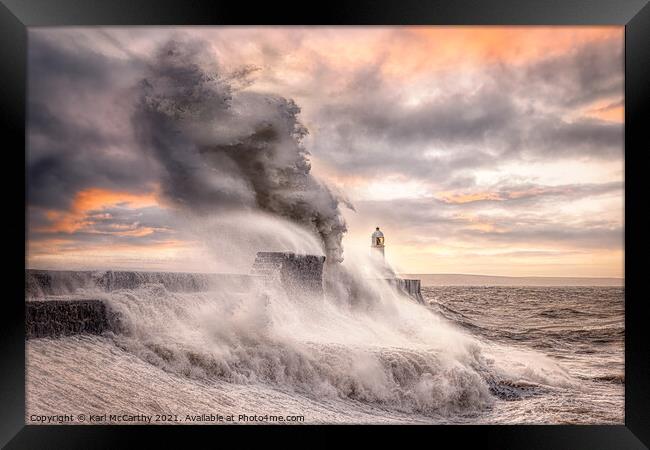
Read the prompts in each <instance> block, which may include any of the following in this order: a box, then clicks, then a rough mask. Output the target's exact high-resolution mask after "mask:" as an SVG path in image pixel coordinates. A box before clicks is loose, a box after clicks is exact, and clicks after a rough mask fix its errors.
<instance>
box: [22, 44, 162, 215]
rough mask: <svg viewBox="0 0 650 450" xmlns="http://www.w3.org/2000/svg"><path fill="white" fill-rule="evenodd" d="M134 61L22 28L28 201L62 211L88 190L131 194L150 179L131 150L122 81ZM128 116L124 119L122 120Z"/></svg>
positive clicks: (150, 169) (133, 69) (141, 159)
mask: <svg viewBox="0 0 650 450" xmlns="http://www.w3.org/2000/svg"><path fill="white" fill-rule="evenodd" d="M140 65H141V63H140V62H137V61H129V60H123V59H117V58H112V57H109V56H106V55H100V54H98V53H95V52H94V51H92V50H90V49H88V48H87V47H86V46H85V45H84V43H83V42H76V41H69V42H68V41H64V42H59V41H56V42H54V41H52V42H51V41H50V40H49V39H48V38H47V35H41V34H40V33H38V32H30V35H29V52H28V67H29V79H28V89H29V93H28V118H27V124H28V125H27V126H28V136H27V139H28V145H27V151H28V162H27V183H28V195H29V199H30V204H31V205H32V206H42V207H46V208H65V207H66V206H67V205H69V203H70V201H71V200H72V198H73V197H74V195H75V194H76V193H77V192H78V191H79V190H82V189H85V188H88V187H101V188H108V189H115V190H132V191H138V190H143V189H150V186H148V185H147V183H148V182H151V181H153V180H154V179H155V177H154V173H153V172H154V170H155V166H152V164H151V161H148V160H147V159H146V158H145V157H144V155H143V154H142V152H138V151H137V146H135V145H134V140H133V136H132V133H131V132H130V130H129V127H128V126H127V125H128V124H127V123H126V122H125V120H124V118H128V104H127V103H126V102H123V101H122V100H123V98H125V97H127V96H128V85H129V83H132V81H131V80H132V79H133V77H134V76H135V74H136V73H137V72H138V70H139V69H138V68H139V66H140ZM127 120H128V119H127Z"/></svg>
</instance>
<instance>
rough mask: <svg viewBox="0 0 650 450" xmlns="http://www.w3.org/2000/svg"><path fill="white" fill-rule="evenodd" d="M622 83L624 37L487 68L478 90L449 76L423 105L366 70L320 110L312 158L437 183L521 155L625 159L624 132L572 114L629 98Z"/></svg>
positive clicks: (348, 169)
mask: <svg viewBox="0 0 650 450" xmlns="http://www.w3.org/2000/svg"><path fill="white" fill-rule="evenodd" d="M622 76H623V70H622V42H620V41H619V40H617V39H609V40H605V41H593V42H588V43H586V44H584V45H582V46H581V47H579V48H577V49H575V50H573V51H570V52H568V53H565V54H561V55H557V56H553V57H549V58H546V59H543V60H541V61H537V62H529V63H528V64H527V65H514V64H512V65H503V64H492V65H488V66H486V67H485V68H484V69H482V71H481V72H480V73H475V74H473V77H474V79H475V80H476V83H475V84H474V85H472V86H466V85H462V87H461V84H459V83H457V82H456V79H455V77H454V76H453V75H450V74H446V75H445V76H440V77H438V78H436V86H435V87H436V88H437V89H438V91H439V93H438V94H436V95H435V96H433V97H428V98H427V97H422V99H421V101H420V102H419V103H415V104H413V103H409V101H407V99H405V97H404V96H403V94H402V93H400V87H401V86H398V85H393V84H392V83H391V82H389V81H387V79H386V78H383V77H381V76H380V75H379V68H378V67H373V68H370V69H369V68H364V69H363V70H360V71H359V72H358V73H357V75H356V77H354V78H353V80H352V81H351V82H350V83H349V85H348V86H347V90H345V91H344V94H343V93H341V94H340V95H336V96H332V98H328V99H324V105H323V106H322V107H320V108H319V109H318V110H317V111H316V113H315V118H314V119H313V121H314V122H316V123H318V124H319V125H318V136H316V137H315V138H314V154H315V156H317V157H319V158H322V159H324V160H326V161H328V162H329V163H331V164H333V165H334V166H335V167H336V168H337V169H339V170H341V171H344V172H355V173H361V174H368V175H381V174H388V173H397V174H399V173H401V174H404V175H407V176H414V177H420V178H426V179H428V180H434V181H439V182H442V181H447V180H449V179H450V177H452V176H454V175H455V173H456V172H457V171H462V170H464V169H478V168H485V167H495V166H498V165H499V164H500V163H503V162H506V161H513V160H521V158H522V157H525V158H527V159H529V160H538V161H539V160H542V161H543V160H549V159H556V158H558V157H566V158H575V157H577V158H592V159H604V160H612V159H617V158H620V157H621V155H622V149H623V126H622V125H621V124H619V123H611V122H606V121H603V120H599V119H595V118H584V117H572V114H575V113H576V111H577V110H576V108H577V107H585V106H587V105H590V104H592V103H594V102H597V101H603V100H608V99H611V98H612V97H613V98H617V97H619V98H620V97H622V95H623V79H622ZM427 151H429V152H430V153H429V154H427Z"/></svg>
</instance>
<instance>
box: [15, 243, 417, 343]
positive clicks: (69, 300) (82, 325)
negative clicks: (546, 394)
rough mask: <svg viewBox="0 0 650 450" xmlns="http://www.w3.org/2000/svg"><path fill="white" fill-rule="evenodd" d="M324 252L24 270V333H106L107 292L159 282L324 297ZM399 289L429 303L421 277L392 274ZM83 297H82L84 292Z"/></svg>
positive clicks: (109, 325)
mask: <svg viewBox="0 0 650 450" xmlns="http://www.w3.org/2000/svg"><path fill="white" fill-rule="evenodd" d="M324 263H325V257H324V256H316V255H297V254H294V253H289V252H259V253H257V257H256V259H255V262H254V263H253V267H252V270H251V274H250V275H235V274H233V275H230V274H197V273H173V272H135V271H131V272H129V271H112V270H109V271H55V270H26V271H25V300H26V301H25V333H26V337H27V338H38V337H46V336H52V337H55V336H65V335H70V334H77V333H92V334H101V333H103V332H104V331H107V330H110V329H113V328H115V326H116V325H117V324H119V318H118V317H113V316H112V315H111V312H110V311H109V310H108V308H107V307H106V305H105V304H104V302H103V301H102V300H100V299H99V297H100V296H101V295H98V296H97V298H92V295H93V293H95V295H97V294H98V293H102V292H111V291H115V290H119V289H137V288H139V287H142V286H144V285H146V284H160V285H163V286H164V287H165V289H167V290H169V291H173V292H201V291H209V290H211V289H214V288H218V289H221V290H224V289H226V290H229V291H232V292H245V291H246V290H248V289H250V286H251V284H253V283H257V282H261V283H263V284H267V285H274V287H279V288H282V289H284V290H285V291H286V292H287V294H288V295H291V296H293V297H295V298H299V299H304V300H305V301H309V300H314V299H317V298H322V297H323V266H324ZM387 281H388V282H389V284H391V285H393V286H394V287H395V288H396V289H398V290H400V291H402V292H404V293H405V294H407V295H409V296H410V297H412V298H413V299H415V300H416V301H418V302H421V303H424V300H423V299H422V294H421V293H420V280H412V279H400V278H393V279H389V280H387ZM80 296H81V297H83V298H81V297H80Z"/></svg>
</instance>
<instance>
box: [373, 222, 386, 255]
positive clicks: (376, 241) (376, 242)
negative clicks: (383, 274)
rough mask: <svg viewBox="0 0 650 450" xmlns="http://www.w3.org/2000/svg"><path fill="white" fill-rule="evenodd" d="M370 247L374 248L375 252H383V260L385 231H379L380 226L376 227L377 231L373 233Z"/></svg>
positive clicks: (377, 253) (376, 253)
mask: <svg viewBox="0 0 650 450" xmlns="http://www.w3.org/2000/svg"><path fill="white" fill-rule="evenodd" d="M370 248H371V249H372V252H373V254H375V255H379V254H381V259H382V261H383V260H384V233H382V232H381V231H379V227H377V228H375V232H374V233H372V241H371V243H370Z"/></svg>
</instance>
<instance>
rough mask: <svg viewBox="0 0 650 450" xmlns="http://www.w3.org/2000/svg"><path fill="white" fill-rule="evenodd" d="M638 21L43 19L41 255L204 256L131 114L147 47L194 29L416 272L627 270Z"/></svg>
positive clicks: (31, 185) (71, 258) (58, 258)
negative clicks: (627, 80) (629, 132)
mask: <svg viewBox="0 0 650 450" xmlns="http://www.w3.org/2000/svg"><path fill="white" fill-rule="evenodd" d="M623 33H624V29H623V28H622V27H598V28H594V27H571V28H566V27H393V28H384V27H359V28H348V27H329V28H326V27H322V28H295V27H291V28H269V27H263V28H260V27H225V28H215V27H198V28H197V27H194V28H85V29H84V28H76V29H71V28H57V29H45V28H40V29H37V28H33V29H31V30H30V31H29V59H28V64H29V67H28V71H29V86H28V89H29V92H28V97H29V105H28V107H29V118H28V154H27V177H28V214H29V215H28V227H29V230H28V231H29V235H28V236H29V239H28V243H27V258H28V266H30V267H38V268H134V269H155V270H201V269H206V267H207V266H205V265H204V264H202V263H201V258H202V255H203V253H202V252H203V248H202V247H203V246H202V243H201V242H200V241H197V240H196V239H193V238H192V237H191V236H189V235H187V234H186V233H184V232H182V231H181V229H182V228H183V225H182V219H183V217H182V215H179V214H176V213H175V211H173V208H172V207H170V205H169V204H168V203H166V202H165V201H163V200H161V194H160V185H159V182H158V180H159V178H158V177H157V176H156V175H155V173H156V169H155V167H154V166H155V161H152V159H151V157H150V155H148V154H147V152H144V151H142V149H141V148H140V146H139V144H138V140H137V138H136V133H135V132H134V130H133V123H132V111H133V97H134V88H135V86H137V85H138V83H139V82H140V80H141V79H142V77H143V72H144V70H145V68H146V66H147V64H148V62H149V61H150V58H151V56H152V54H154V53H155V51H156V49H157V48H158V47H159V46H160V45H161V44H163V43H164V42H167V41H168V40H169V39H187V38H197V39H201V40H204V41H206V42H208V44H209V50H210V55H211V56H212V57H213V58H214V62H215V63H216V64H218V67H219V68H220V71H221V73H222V74H228V76H231V78H232V79H234V80H244V81H242V84H241V86H238V87H237V88H238V89H240V90H241V91H244V92H246V91H251V92H257V93H270V94H274V95H279V96H283V97H285V98H289V99H293V100H294V101H295V102H296V104H297V105H298V106H299V107H300V108H301V112H300V114H299V120H300V121H301V122H302V123H303V124H304V125H305V127H306V128H307V129H308V130H309V134H308V135H307V136H306V138H305V140H304V145H305V147H306V149H307V150H308V151H309V152H310V154H311V156H310V159H311V164H312V174H314V175H315V176H316V177H318V178H320V179H321V180H323V181H324V182H325V183H327V184H328V185H329V186H331V188H332V190H333V191H335V192H338V193H339V194H340V195H342V196H344V197H346V198H347V199H348V200H349V201H350V203H351V204H353V205H354V210H352V209H348V208H345V209H344V210H343V214H344V216H345V218H346V220H347V223H348V229H349V231H348V233H347V235H346V237H345V238H344V246H345V248H346V250H348V251H353V250H357V251H367V247H368V246H369V241H370V234H371V233H372V231H373V230H374V227H375V226H377V225H379V226H380V227H381V228H382V230H383V231H384V233H385V234H386V244H387V250H386V255H387V258H388V259H389V260H390V262H391V263H392V264H394V265H395V266H396V267H397V268H398V270H400V271H401V272H403V273H471V274H488V275H510V276H518V275H520V276H535V275H542V276H598V277H603V276H613V277H622V276H623V275H624V271H623V227H624V223H623V206H624V195H623V191H624V172H623V120H624V112H623V88H624V86H623V80H624V78H623V76H624V70H623V45H624V41H623V37H624V34H623ZM242 73H245V74H246V76H245V77H241V76H239V75H240V74H242ZM209 269H211V270H212V269H213V270H228V269H229V268H228V267H220V266H219V265H218V261H217V264H216V266H210V267H209ZM230 269H232V268H230ZM234 270H236V271H237V270H238V269H237V268H235V269H234Z"/></svg>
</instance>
